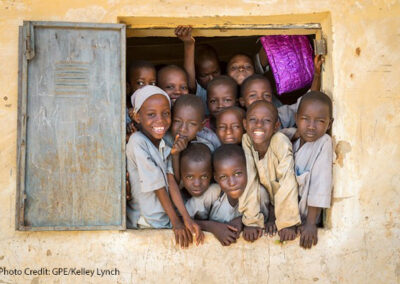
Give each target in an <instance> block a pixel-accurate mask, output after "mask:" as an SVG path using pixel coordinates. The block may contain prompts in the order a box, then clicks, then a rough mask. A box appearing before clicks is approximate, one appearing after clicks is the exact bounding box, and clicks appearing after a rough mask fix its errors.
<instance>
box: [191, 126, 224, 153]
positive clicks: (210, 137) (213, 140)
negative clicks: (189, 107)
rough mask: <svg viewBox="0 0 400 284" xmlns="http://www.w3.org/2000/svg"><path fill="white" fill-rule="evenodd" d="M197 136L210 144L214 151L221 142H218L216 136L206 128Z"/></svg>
mask: <svg viewBox="0 0 400 284" xmlns="http://www.w3.org/2000/svg"><path fill="white" fill-rule="evenodd" d="M197 136H198V137H200V138H203V139H205V140H207V141H208V142H210V143H211V144H212V145H213V147H214V149H217V148H218V147H219V146H221V142H220V141H219V139H218V136H217V134H215V132H214V131H212V130H211V129H210V128H208V127H203V129H202V130H201V131H199V132H198V133H197Z"/></svg>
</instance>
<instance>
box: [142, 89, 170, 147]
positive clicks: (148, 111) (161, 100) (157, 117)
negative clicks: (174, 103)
mask: <svg viewBox="0 0 400 284" xmlns="http://www.w3.org/2000/svg"><path fill="white" fill-rule="evenodd" d="M135 120H136V122H137V123H139V124H140V125H141V131H142V132H143V133H144V134H145V135H146V136H147V137H148V138H149V139H150V140H151V141H152V142H153V143H154V144H156V142H158V141H159V140H161V138H163V136H164V135H165V133H166V132H167V130H168V128H169V127H170V125H171V109H170V106H169V102H168V100H167V98H166V97H165V96H163V95H160V94H157V95H153V96H151V97H149V98H148V99H147V100H146V101H145V102H144V103H143V105H142V107H141V108H140V110H139V112H138V113H136V114H135Z"/></svg>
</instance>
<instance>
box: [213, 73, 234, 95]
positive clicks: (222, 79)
mask: <svg viewBox="0 0 400 284" xmlns="http://www.w3.org/2000/svg"><path fill="white" fill-rule="evenodd" d="M220 85H225V86H228V87H230V88H231V89H232V92H233V93H234V94H235V97H237V83H236V81H235V80H234V79H232V78H231V77H229V76H227V75H221V76H218V77H215V78H214V79H212V80H211V81H210V82H209V83H208V85H207V94H208V93H209V92H210V90H211V89H212V88H214V87H216V86H220Z"/></svg>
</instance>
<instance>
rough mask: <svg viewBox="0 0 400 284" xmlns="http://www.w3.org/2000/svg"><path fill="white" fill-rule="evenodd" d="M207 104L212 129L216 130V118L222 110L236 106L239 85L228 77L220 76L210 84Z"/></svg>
mask: <svg viewBox="0 0 400 284" xmlns="http://www.w3.org/2000/svg"><path fill="white" fill-rule="evenodd" d="M207 94H208V97H207V104H208V109H209V110H210V114H211V120H210V126H211V127H210V128H211V129H215V118H216V116H217V114H218V112H220V111H221V110H223V109H225V108H228V107H231V106H234V105H236V100H237V98H236V96H237V85H236V82H235V81H234V80H233V79H232V78H230V77H228V76H224V75H223V76H219V77H216V78H214V79H213V80H211V81H210V82H209V83H208V86H207Z"/></svg>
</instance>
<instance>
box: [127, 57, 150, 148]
mask: <svg viewBox="0 0 400 284" xmlns="http://www.w3.org/2000/svg"><path fill="white" fill-rule="evenodd" d="M146 85H152V86H155V85H156V69H155V67H154V65H153V64H151V63H150V62H147V61H144V60H136V61H134V62H132V63H131V64H130V65H129V67H128V72H127V82H126V98H127V100H126V110H127V111H126V132H127V133H126V134H127V136H126V139H127V141H128V140H129V136H130V135H131V134H132V133H133V132H135V131H136V130H137V129H136V127H135V125H134V123H133V122H132V120H131V118H130V116H129V111H128V109H130V108H132V104H131V96H132V94H133V93H134V92H135V91H136V90H137V89H139V88H141V87H143V86H146Z"/></svg>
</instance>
